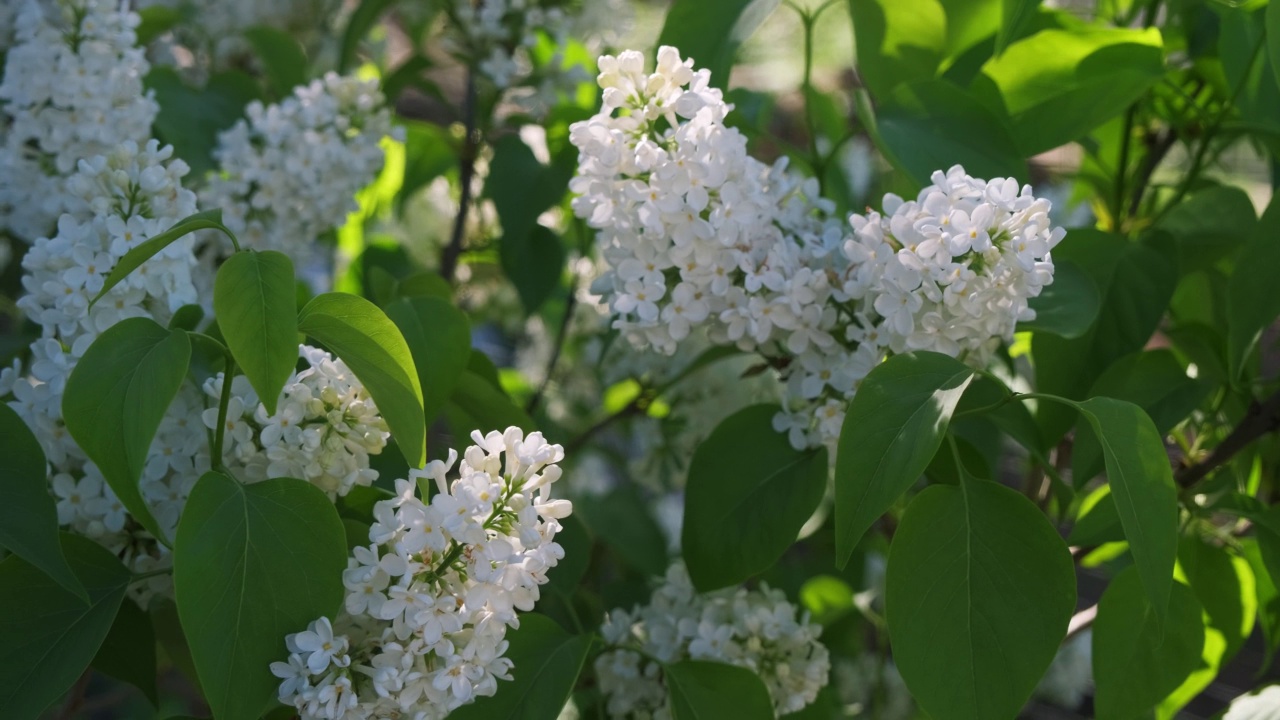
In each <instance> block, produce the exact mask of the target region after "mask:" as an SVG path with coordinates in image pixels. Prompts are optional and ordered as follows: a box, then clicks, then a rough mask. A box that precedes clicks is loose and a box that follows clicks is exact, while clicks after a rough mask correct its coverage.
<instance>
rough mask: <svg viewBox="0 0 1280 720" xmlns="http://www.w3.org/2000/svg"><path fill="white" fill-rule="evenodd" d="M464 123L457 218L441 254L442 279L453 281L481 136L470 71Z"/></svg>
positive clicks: (464, 103)
mask: <svg viewBox="0 0 1280 720" xmlns="http://www.w3.org/2000/svg"><path fill="white" fill-rule="evenodd" d="M462 115H463V117H462V122H463V125H464V126H465V128H466V136H465V137H464V138H463V140H462V152H461V153H460V155H459V157H458V183H459V185H460V186H461V187H460V188H459V191H458V216H457V217H456V218H454V221H453V236H452V237H450V238H449V244H448V245H446V246H445V248H444V250H442V251H441V252H440V275H441V276H443V277H444V279H445V280H448V281H450V282H452V281H453V275H454V273H455V272H456V271H457V269H458V257H459V256H460V255H462V239H463V234H464V233H465V232H466V229H467V216H468V215H469V214H470V212H471V183H472V181H473V180H474V178H475V174H476V156H477V155H478V154H479V152H480V136H479V133H478V132H477V131H476V71H475V68H468V69H467V94H466V99H465V100H464V101H463V105H462Z"/></svg>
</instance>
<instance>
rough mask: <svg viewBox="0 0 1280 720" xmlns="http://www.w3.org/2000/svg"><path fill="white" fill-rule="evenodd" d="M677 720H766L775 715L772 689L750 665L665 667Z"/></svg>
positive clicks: (690, 663)
mask: <svg viewBox="0 0 1280 720" xmlns="http://www.w3.org/2000/svg"><path fill="white" fill-rule="evenodd" d="M662 675H663V679H664V680H665V681H666V684H667V693H668V696H669V697H670V699H671V717H672V718H673V720H711V718H734V720H756V719H757V718H759V720H766V719H767V718H772V717H774V713H773V703H772V701H771V700H770V699H769V691H768V690H767V689H766V688H765V686H764V682H763V681H762V680H760V676H759V675H756V674H755V673H753V672H751V671H750V670H748V669H746V668H741V667H738V666H736V665H728V664H725V663H718V662H708V661H703V660H685V661H684V662H678V663H675V664H673V665H664V666H663V667H662Z"/></svg>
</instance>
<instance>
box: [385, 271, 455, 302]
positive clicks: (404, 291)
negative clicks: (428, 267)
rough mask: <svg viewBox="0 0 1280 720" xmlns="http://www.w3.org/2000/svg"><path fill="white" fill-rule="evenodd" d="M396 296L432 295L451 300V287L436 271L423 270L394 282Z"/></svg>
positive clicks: (446, 300) (447, 300)
mask: <svg viewBox="0 0 1280 720" xmlns="http://www.w3.org/2000/svg"><path fill="white" fill-rule="evenodd" d="M396 296H397V297H433V298H440V299H441V300H444V301H445V302H453V288H452V287H450V286H449V281H448V280H445V279H444V278H442V277H440V275H439V274H438V273H434V272H424V273H418V274H416V275H410V276H409V277H407V278H405V279H403V280H401V281H400V282H398V283H397V284H396Z"/></svg>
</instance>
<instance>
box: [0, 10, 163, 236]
mask: <svg viewBox="0 0 1280 720" xmlns="http://www.w3.org/2000/svg"><path fill="white" fill-rule="evenodd" d="M5 7H6V9H5V10H3V11H0V15H3V16H4V17H5V18H6V19H7V18H12V19H13V21H14V22H13V26H14V27H13V46H12V47H11V48H9V51H8V54H7V58H6V60H5V64H4V78H3V80H0V167H3V168H4V172H3V173H0V227H4V228H8V230H9V231H10V232H11V233H12V234H13V235H15V236H16V237H18V238H21V239H23V240H25V241H27V242H31V241H34V240H35V239H36V238H37V237H41V236H44V235H46V234H48V233H50V232H51V231H53V228H54V223H55V222H56V221H57V220H58V217H59V216H60V215H61V214H62V213H64V212H69V211H70V212H78V211H79V210H81V208H77V207H75V203H74V200H75V198H74V197H73V195H74V193H69V192H68V190H67V188H66V182H67V178H68V177H69V176H71V175H72V174H73V173H75V172H76V169H77V163H79V162H80V161H82V160H85V159H88V158H91V157H94V156H96V155H107V154H109V153H110V152H112V151H114V150H115V149H116V148H118V147H120V146H121V145H122V144H124V143H126V142H133V143H137V144H138V145H143V144H145V143H146V142H147V140H148V139H150V137H151V124H152V122H153V121H154V120H155V117H156V113H157V112H158V111H159V107H158V106H157V104H156V102H155V100H154V99H153V97H152V94H151V93H150V92H149V91H144V89H143V86H142V78H143V76H145V75H146V74H147V71H148V69H149V65H148V63H147V60H146V58H145V57H144V55H143V52H142V50H141V49H140V48H138V47H136V44H135V35H134V28H136V27H137V25H138V23H139V18H138V15H137V14H136V13H133V12H129V11H127V10H124V9H122V7H121V4H120V3H119V2H115V0H13V2H12V3H8V2H7V3H5ZM15 15H16V17H14V16H15ZM2 24H4V23H3V22H0V25H2ZM3 30H4V28H3V27H0V33H2V32H3ZM3 42H4V40H3V38H0V45H2V44H3ZM2 49H3V48H2V47H0V50H2ZM82 219H83V218H82Z"/></svg>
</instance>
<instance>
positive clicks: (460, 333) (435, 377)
mask: <svg viewBox="0 0 1280 720" xmlns="http://www.w3.org/2000/svg"><path fill="white" fill-rule="evenodd" d="M387 317H389V318H391V322H393V323H395V324H396V327H398V328H400V332H401V333H402V334H404V340H405V342H406V343H408V344H409V351H410V352H411V353H413V364H414V366H415V367H417V369H418V381H419V383H420V384H421V385H422V403H423V406H424V407H425V409H426V418H427V422H428V423H430V422H432V421H434V420H435V419H436V417H437V416H438V415H439V414H440V412H441V411H442V410H444V406H445V403H446V402H448V400H449V398H450V396H452V395H453V389H454V387H456V386H457V384H458V378H459V377H460V376H461V375H462V373H463V372H465V371H466V369H467V361H468V360H470V358H471V323H470V322H469V321H468V320H467V316H466V315H465V314H463V312H462V311H461V310H459V309H458V308H456V307H454V306H453V303H451V302H449V301H448V300H440V299H438V298H434V297H413V298H401V299H400V300H396V301H395V302H392V303H391V304H389V305H387ZM505 427H506V426H505V425H504V426H503V428H505ZM503 428H489V429H492V430H498V429H503Z"/></svg>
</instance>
